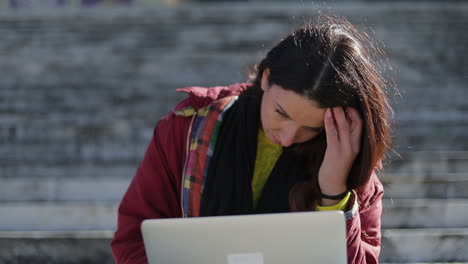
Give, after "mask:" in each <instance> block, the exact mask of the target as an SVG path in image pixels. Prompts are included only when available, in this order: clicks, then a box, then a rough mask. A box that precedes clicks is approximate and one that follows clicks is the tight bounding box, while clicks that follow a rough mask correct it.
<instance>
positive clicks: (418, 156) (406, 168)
mask: <svg viewBox="0 0 468 264" xmlns="http://www.w3.org/2000/svg"><path fill="white" fill-rule="evenodd" d="M385 172H391V173H411V174H426V173H468V152H467V151H407V152H401V153H399V156H397V155H396V154H393V157H391V158H390V162H388V163H387V164H386V166H385Z"/></svg>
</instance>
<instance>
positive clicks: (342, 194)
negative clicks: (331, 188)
mask: <svg viewBox="0 0 468 264" xmlns="http://www.w3.org/2000/svg"><path fill="white" fill-rule="evenodd" d="M347 194H348V190H346V191H344V193H340V194H338V195H326V194H324V193H320V196H321V197H322V198H324V199H328V200H341V199H343V198H345V197H346V195H347Z"/></svg>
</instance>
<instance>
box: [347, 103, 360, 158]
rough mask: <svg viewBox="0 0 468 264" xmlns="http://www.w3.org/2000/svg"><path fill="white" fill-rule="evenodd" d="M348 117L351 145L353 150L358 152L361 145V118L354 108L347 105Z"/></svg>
mask: <svg viewBox="0 0 468 264" xmlns="http://www.w3.org/2000/svg"><path fill="white" fill-rule="evenodd" d="M347 112H348V115H349V118H350V119H351V145H352V148H353V151H354V152H359V149H360V147H361V134H362V123H363V121H362V118H361V115H360V114H359V112H358V111H357V110H356V109H355V108H351V107H349V108H348V109H347Z"/></svg>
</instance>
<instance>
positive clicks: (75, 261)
mask: <svg viewBox="0 0 468 264" xmlns="http://www.w3.org/2000/svg"><path fill="white" fill-rule="evenodd" d="M112 237H113V232H112V231H109V230H99V231H69V232H65V231H58V232H52V231H36V232H31V231H15V232H5V231H0V263H4V264H10V263H11V264H17V263H28V264H42V263H50V264H55V263H71V264H82V263H103V264H111V263H114V261H113V259H112V254H111V251H110V241H111V239H112Z"/></svg>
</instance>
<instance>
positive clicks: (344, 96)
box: [251, 16, 393, 211]
mask: <svg viewBox="0 0 468 264" xmlns="http://www.w3.org/2000/svg"><path fill="white" fill-rule="evenodd" d="M381 55H383V52H382V51H381V50H380V49H378V48H376V47H375V46H374V45H373V43H372V42H371V41H370V40H369V38H368V37H367V35H365V34H361V33H360V32H359V31H358V30H357V29H356V27H354V26H353V25H352V24H351V23H349V22H348V21H346V20H345V19H343V18H335V17H325V16H322V17H320V18H319V19H317V21H316V22H308V23H307V24H306V25H305V26H303V27H301V28H299V29H298V30H296V31H294V32H293V33H292V34H290V35H288V36H287V37H286V38H284V39H282V40H281V41H280V42H279V43H278V44H277V45H276V46H275V47H273V48H272V49H271V50H270V51H269V52H268V54H267V56H266V57H265V58H264V59H263V60H262V61H261V62H260V63H259V64H257V65H256V66H255V68H254V76H253V78H252V80H251V81H252V82H253V87H257V88H258V87H260V84H261V78H262V74H263V71H264V70H265V69H267V68H268V69H269V70H270V77H269V80H268V82H269V85H270V86H271V85H272V84H276V85H280V86H281V87H282V88H284V89H286V90H291V91H294V92H295V93H297V94H299V95H302V96H306V97H307V98H309V99H311V100H314V101H315V102H317V103H318V104H319V107H321V108H330V107H336V106H343V107H354V108H356V109H357V110H358V111H359V113H360V114H361V117H362V119H363V132H362V141H361V150H360V153H359V154H358V156H357V157H356V159H355V161H354V164H353V166H352V168H351V171H350V174H349V177H348V180H347V187H348V189H356V188H359V187H362V186H364V185H365V184H366V183H367V182H368V181H369V178H370V176H371V174H372V171H373V169H374V168H375V166H376V165H377V164H378V163H379V162H380V161H381V160H382V159H383V158H384V156H385V154H386V153H387V151H388V150H389V148H390V144H391V128H390V122H389V116H390V115H391V114H392V113H393V112H392V108H391V106H390V105H389V103H388V99H387V95H386V91H387V90H388V88H389V87H390V85H389V83H388V82H387V81H385V79H384V78H383V77H382V76H381V72H380V69H382V68H381V67H378V66H377V64H376V63H375V61H377V58H379V57H381ZM379 62H380V61H379ZM326 144H327V143H326V135H325V132H322V133H321V134H320V135H319V136H317V137H316V138H314V139H313V140H311V141H309V142H306V143H302V144H299V145H296V146H294V147H295V149H296V153H297V154H298V157H301V158H302V159H303V160H304V162H305V164H306V166H307V167H308V168H309V172H310V174H311V178H310V180H309V181H306V182H301V183H298V184H296V185H295V186H294V187H293V188H292V189H291V191H290V207H291V210H293V211H303V210H311V209H313V208H314V205H315V204H316V202H318V201H319V199H320V188H319V185H318V172H319V169H320V166H321V163H322V161H323V157H324V154H325V150H326Z"/></svg>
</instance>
